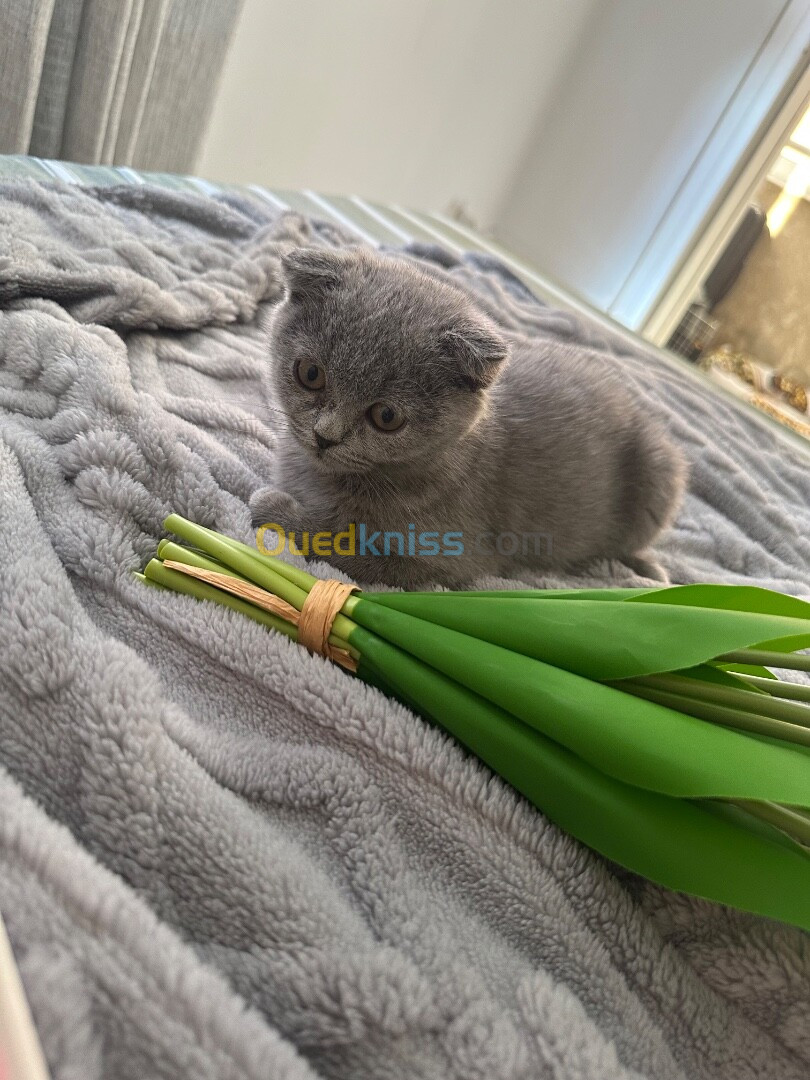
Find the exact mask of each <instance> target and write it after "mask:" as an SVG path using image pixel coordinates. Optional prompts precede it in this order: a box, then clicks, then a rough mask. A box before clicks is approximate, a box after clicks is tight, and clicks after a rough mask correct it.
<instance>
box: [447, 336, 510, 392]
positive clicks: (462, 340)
mask: <svg viewBox="0 0 810 1080" xmlns="http://www.w3.org/2000/svg"><path fill="white" fill-rule="evenodd" d="M440 342H441V347H442V350H443V351H444V353H445V354H446V355H447V356H449V357H451V358H452V359H453V360H455V361H456V363H457V364H458V370H459V375H460V377H461V381H462V382H463V383H464V385H465V386H468V387H469V388H470V389H471V390H484V389H485V388H486V387H487V386H490V385H491V384H492V383H493V382H494V381H495V379H496V378H497V377H498V374H499V373H500V366H501V364H502V363H503V362H504V360H505V359H506V357H507V356H508V354H509V346H508V345H507V344H506V342H505V341H504V339H503V338H502V337H501V336H500V334H499V333H498V331H497V329H496V328H495V326H494V325H492V324H490V323H487V322H484V321H483V320H481V321H478V320H475V321H472V320H470V321H465V322H460V323H459V324H458V325H457V326H454V327H453V328H452V330H445V332H444V333H443V334H442V336H441V338H440Z"/></svg>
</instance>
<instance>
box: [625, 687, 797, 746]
mask: <svg viewBox="0 0 810 1080" xmlns="http://www.w3.org/2000/svg"><path fill="white" fill-rule="evenodd" d="M611 685H613V686H614V687H616V688H620V689H622V690H624V691H625V693H628V694H633V695H635V696H636V697H641V698H645V699H646V700H647V701H654V702H655V703H656V704H657V705H664V706H666V707H667V708H668V709H674V710H675V711H676V712H682V713H686V714H687V715H688V716H695V717H697V718H698V719H699V720H708V721H709V722H710V723H713V724H721V725H722V726H723V727H730V728H736V729H737V730H739V731H745V732H748V733H750V734H753V735H765V736H768V737H770V738H772V739H779V740H780V741H783V742H793V743H797V744H799V745H800V746H810V730H809V729H808V728H805V727H799V726H798V725H797V724H789V723H786V722H785V721H784V720H774V719H772V718H771V717H769V716H761V715H758V714H754V713H749V712H743V711H741V710H739V709H730V708H728V707H726V706H724V705H714V704H710V703H709V702H704V701H698V700H696V699H695V698H690V697H687V696H686V695H684V694H673V693H669V692H666V691H663V690H653V689H652V688H650V687H647V686H639V685H638V684H635V685H634V684H633V683H632V682H631V681H630V680H627V681H625V682H621V683H613V684H611Z"/></svg>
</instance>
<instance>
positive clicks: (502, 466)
mask: <svg viewBox="0 0 810 1080" xmlns="http://www.w3.org/2000/svg"><path fill="white" fill-rule="evenodd" d="M283 266H284V272H285V275H286V283H287V290H286V294H285V297H284V300H283V301H282V302H281V304H280V305H279V306H278V307H277V308H276V309H275V310H274V312H273V315H272V318H271V322H270V325H269V344H270V355H271V366H270V380H271V385H270V391H271V394H272V397H273V400H274V402H275V405H276V407H280V409H281V411H282V412H283V413H284V415H285V417H286V420H287V428H286V430H285V431H283V432H282V434H281V436H280V444H279V451H278V466H277V475H276V476H275V478H274V479H275V487H274V488H273V489H265V490H262V491H259V492H257V493H256V494H255V495H254V497H253V499H252V501H251V511H252V514H253V520H254V525H256V526H259V525H261V524H264V523H268V522H271V523H274V524H276V525H279V526H281V527H282V528H283V529H284V530H285V531H286V532H288V533H291V534H295V542H296V545H297V548H298V550H299V551H303V553H304V554H309V555H310V556H315V557H322V558H326V559H327V561H329V562H331V563H332V564H333V565H335V566H339V567H340V569H341V570H344V571H345V572H346V573H347V574H349V575H350V576H351V577H352V578H355V579H357V580H358V581H361V582H368V583H373V582H385V583H388V584H391V585H398V586H400V587H402V588H413V587H415V586H420V585H424V584H426V583H431V582H437V583H442V584H445V585H460V584H466V583H470V582H472V581H474V580H475V579H476V578H479V577H481V576H483V575H484V574H497V575H501V576H504V577H514V576H516V575H517V574H519V571H520V569H521V568H526V567H529V568H532V569H537V568H560V567H573V566H578V565H581V564H584V563H587V562H589V561H591V560H594V559H598V558H616V559H624V560H625V561H630V562H631V563H632V562H634V561H635V565H636V566H638V567H641V569H642V570H644V569H647V572H649V564H646V566H645V564H644V563H643V560H634V559H633V557H634V556H636V555H637V554H638V553H640V552H642V551H643V550H644V549H645V548H646V547H647V545H648V544H650V543H651V542H652V541H653V540H654V539H655V537H656V536H657V535H658V534H659V533H660V532H661V530H662V529H663V528H665V527H666V526H667V525H668V524H669V523H670V522H671V521H672V519H673V517H674V514H675V512H676V510H677V507H678V504H679V500H680V497H681V494H682V491H683V485H684V474H685V469H684V465H683V461H682V458H681V456H680V454H679V452H678V451H677V450H676V449H675V447H674V446H673V444H672V442H671V441H670V440H669V438H668V436H667V435H666V433H665V431H664V429H663V428H662V426H661V424H660V423H659V422H658V421H657V420H655V419H654V418H652V417H650V416H648V415H647V414H646V412H645V411H644V409H643V408H642V407H641V405H640V404H639V403H638V402H637V400H636V399H635V398H634V397H633V395H632V393H631V392H630V391H629V390H628V389H627V388H626V387H625V386H624V385H623V384H622V383H621V382H620V381H619V380H618V379H617V378H616V377H615V375H613V374H612V373H611V372H610V371H608V370H606V369H605V368H604V367H602V366H600V367H598V368H597V367H596V366H595V362H594V360H593V359H590V358H588V356H587V355H583V353H582V351H581V350H580V349H573V348H571V347H568V346H565V345H559V344H556V343H555V344H547V343H534V342H528V341H526V340H523V339H518V338H510V339H507V337H506V336H505V335H504V334H503V333H502V332H500V331H499V329H498V328H497V327H496V325H495V324H494V323H493V322H492V321H491V320H490V319H488V318H487V317H486V316H485V315H483V314H482V313H481V312H480V311H478V310H477V309H476V307H475V306H474V304H473V302H472V301H471V300H470V299H469V298H468V297H467V296H466V295H465V294H464V293H462V292H461V291H460V290H458V289H456V288H455V287H453V286H452V285H451V284H448V283H446V282H444V281H442V280H439V279H438V278H437V277H435V276H433V275H430V274H428V273H425V272H424V271H422V270H420V269H419V268H418V267H417V265H416V264H414V263H411V262H405V261H403V260H397V259H394V258H390V257H384V256H381V255H378V254H376V253H372V252H370V251H367V250H349V251H333V250H324V249H319V248H303V249H297V250H295V251H293V252H292V253H291V254H289V255H287V256H286V257H285V258H284V260H283ZM318 532H320V533H324V532H328V533H329V536H328V537H324V536H323V535H322V536H320V537H316V536H315V534H316V533H318ZM335 534H339V536H338V537H337V538H336V537H335ZM262 539H263V544H264V547H265V549H266V550H268V551H274V550H277V549H278V544H277V538H276V534H274V533H269V532H265V534H264V536H263V538H262Z"/></svg>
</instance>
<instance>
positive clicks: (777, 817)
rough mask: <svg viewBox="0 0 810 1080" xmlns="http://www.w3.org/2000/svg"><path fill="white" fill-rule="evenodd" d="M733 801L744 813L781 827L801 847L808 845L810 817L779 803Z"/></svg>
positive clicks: (809, 843)
mask: <svg viewBox="0 0 810 1080" xmlns="http://www.w3.org/2000/svg"><path fill="white" fill-rule="evenodd" d="M735 802H736V804H737V806H739V807H741V808H742V809H743V810H745V811H746V813H748V814H752V815H753V816H754V817H757V818H759V819H760V820H761V821H767V823H768V824H769V825H773V826H775V827H776V828H777V829H781V831H782V832H783V833H786V834H787V835H788V836H789V837H790V838H791V839H792V840H796V841H797V842H798V843H799V844H801V845H802V846H803V847H806V848H807V847H810V818H807V817H806V816H805V815H804V814H799V813H797V812H796V811H795V810H792V809H791V808H790V807H789V806H781V805H780V804H779V803H772V802H752V801H750V800H749V799H735Z"/></svg>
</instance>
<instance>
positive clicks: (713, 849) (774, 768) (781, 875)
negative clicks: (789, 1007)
mask: <svg viewBox="0 0 810 1080" xmlns="http://www.w3.org/2000/svg"><path fill="white" fill-rule="evenodd" d="M165 528H166V530H167V531H168V532H171V533H173V534H174V535H175V536H177V537H178V538H179V539H180V540H181V541H183V543H182V544H178V543H175V542H173V541H170V540H163V541H161V543H160V545H159V547H158V551H157V558H155V559H153V560H152V561H151V562H150V563H149V564H148V565H147V567H146V568H145V571H144V574H143V575H139V576H141V577H142V579H143V580H144V581H146V582H147V583H149V584H152V585H156V586H160V587H163V588H166V589H170V590H172V591H174V592H178V593H185V594H186V595H189V596H192V597H195V598H196V599H198V600H208V601H213V602H216V603H219V604H224V605H225V606H227V607H229V608H231V609H233V610H234V611H237V612H240V613H241V614H243V615H245V616H247V617H248V618H251V619H253V620H255V621H256V622H259V623H261V624H263V625H264V626H266V627H267V628H268V629H271V630H274V631H276V632H278V633H281V634H285V635H286V636H288V637H290V638H292V639H293V640H295V639H296V638H297V633H298V631H297V620H298V615H299V613H300V612H301V610H302V608H303V606H304V603H305V601H306V599H307V596H308V594H309V591H310V589H311V588H312V586H313V584H314V583H315V582H316V580H317V579H316V578H315V577H314V576H313V575H311V574H308V573H307V572H306V571H303V570H300V569H298V568H296V567H294V566H291V565H289V564H288V563H285V562H284V561H283V560H281V559H278V558H274V557H271V556H267V555H263V554H260V552H259V551H258V550H256V549H255V548H252V547H250V546H248V545H246V544H242V543H239V542H238V541H236V540H233V539H230V538H229V537H226V536H223V535H222V534H220V533H216V532H214V531H212V530H210V529H206V528H204V527H202V526H200V525H195V524H193V523H192V522H190V521H187V520H185V519H184V518H182V517H180V516H178V515H176V514H172V515H170V517H168V518H167V519H166V522H165ZM806 648H810V604H808V603H805V602H804V601H801V600H798V599H796V598H794V597H790V596H784V595H782V594H779V593H774V592H771V591H769V590H765V589H758V588H754V587H741V586H723V585H690V586H675V587H669V588H658V589H596V590H550V591H540V590H524V591H501V592H458V593H373V592H366V591H363V592H356V593H354V594H353V595H351V596H349V597H348V599H347V600H346V601H345V603H344V604H343V607H342V609H341V612H340V614H338V615H337V617H336V618H335V621H334V623H333V625H332V633H331V636H330V638H329V650H330V651H329V656H330V658H331V659H333V660H335V661H336V662H337V663H339V664H340V665H341V666H343V667H344V668H346V669H347V670H348V671H350V672H352V673H354V674H356V675H357V676H358V677H360V678H361V679H363V680H364V681H365V682H367V683H370V684H372V685H374V686H375V687H377V688H378V689H380V690H382V691H383V692H385V693H387V694H389V695H390V696H393V697H396V698H397V699H399V700H400V701H402V702H403V703H404V704H406V705H408V706H409V707H411V708H412V709H414V710H415V711H416V712H418V713H420V714H421V715H422V716H424V717H425V718H427V719H429V720H431V721H433V722H435V723H437V724H439V725H440V726H441V727H443V728H444V729H445V730H447V731H448V732H449V733H450V734H452V735H453V736H454V737H455V738H457V739H458V740H459V741H460V742H462V743H463V744H465V745H466V746H467V747H468V748H469V749H470V750H471V751H472V752H473V753H475V754H476V755H477V756H478V757H480V758H481V759H482V760H483V761H485V762H486V763H487V764H488V765H489V766H490V767H491V768H492V769H493V770H494V771H496V772H497V773H498V774H499V775H500V776H501V777H503V779H505V780H506V781H507V782H508V783H510V784H512V785H513V786H514V787H515V788H517V789H518V790H519V791H520V792H522V793H523V794H524V795H525V796H526V797H527V798H528V799H529V800H530V801H531V802H532V803H533V804H534V805H535V806H537V807H538V808H539V809H540V810H542V811H543V812H544V813H545V814H546V815H547V816H548V817H549V818H551V819H552V820H553V821H555V822H556V823H557V824H559V825H560V826H561V827H562V828H564V829H566V830H567V831H568V832H570V833H572V834H573V835H574V836H576V837H577V838H578V839H579V840H581V841H583V842H584V843H586V844H588V845H589V846H590V847H592V848H594V849H595V850H597V851H599V852H600V853H601V854H603V855H605V856H606V857H608V858H610V859H612V860H614V861H615V862H618V863H621V864H622V865H624V866H626V867H628V868H629V869H631V870H634V871H636V872H638V873H640V874H643V875H644V876H646V877H649V878H651V879H652V880H654V881H657V882H659V883H661V884H664V885H666V886H669V887H670V888H674V889H679V890H682V891H686V892H691V893H694V894H697V895H700V896H704V897H707V898H709V899H714V900H717V901H720V902H723V903H727V904H730V905H733V906H736V907H740V908H742V909H744V910H748V911H754V912H758V913H760V914H765V915H770V916H772V917H774V918H779V919H782V920H784V921H786V922H791V923H794V924H795V925H799V926H803V927H805V928H806V929H810V685H808V684H807V683H802V682H799V681H796V680H795V677H792V678H788V679H778V678H776V676H775V675H774V673H773V671H772V670H771V668H777V669H779V670H781V671H791V670H793V671H800V672H809V671H810V656H808V655H805V654H802V653H801V652H799V651H797V650H800V649H806Z"/></svg>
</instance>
